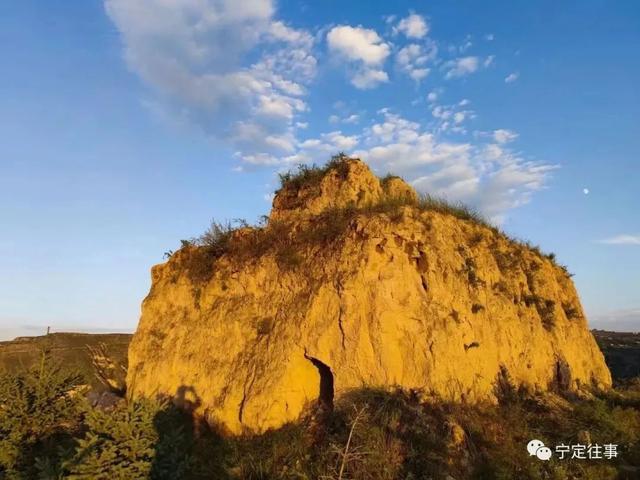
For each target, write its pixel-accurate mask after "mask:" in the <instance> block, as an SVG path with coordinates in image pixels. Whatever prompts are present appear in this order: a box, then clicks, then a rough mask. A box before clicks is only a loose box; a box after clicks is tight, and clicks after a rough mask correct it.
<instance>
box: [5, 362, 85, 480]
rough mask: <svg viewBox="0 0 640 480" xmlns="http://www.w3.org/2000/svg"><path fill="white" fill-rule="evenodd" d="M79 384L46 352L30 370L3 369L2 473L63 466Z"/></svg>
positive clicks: (32, 473) (29, 473)
mask: <svg viewBox="0 0 640 480" xmlns="http://www.w3.org/2000/svg"><path fill="white" fill-rule="evenodd" d="M80 384H81V376H80V375H79V374H77V373H75V372H69V371H65V370H63V369H61V368H60V367H59V366H58V365H57V364H55V363H54V362H52V361H51V358H50V356H49V355H48V354H47V353H46V352H43V353H42V356H41V359H40V362H39V363H37V364H35V365H34V366H33V367H31V368H29V369H27V370H22V371H19V372H17V373H12V374H10V373H1V374H0V478H2V477H3V475H4V476H6V478H15V479H20V478H25V479H26V478H35V477H36V476H37V475H38V473H41V472H42V471H43V470H46V471H48V472H56V471H58V470H59V468H60V466H61V464H62V462H63V461H64V458H65V454H66V449H67V448H69V447H70V445H71V444H72V441H71V434H72V433H73V431H74V430H75V429H76V427H77V422H78V420H79V415H80V409H79V401H80V394H79V393H78V392H77V389H78V387H79V385H80Z"/></svg>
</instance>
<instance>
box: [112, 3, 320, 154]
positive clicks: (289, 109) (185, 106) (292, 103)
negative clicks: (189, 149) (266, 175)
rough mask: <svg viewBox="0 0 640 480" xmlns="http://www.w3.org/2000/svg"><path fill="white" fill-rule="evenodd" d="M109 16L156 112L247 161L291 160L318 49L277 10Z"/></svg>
mask: <svg viewBox="0 0 640 480" xmlns="http://www.w3.org/2000/svg"><path fill="white" fill-rule="evenodd" d="M105 9H106V11H107V14H108V15H109V17H110V18H111V20H112V21H113V23H114V24H115V25H116V27H117V29H118V30H119V32H120V35H121V38H122V42H123V45H124V51H125V59H126V61H127V64H128V66H129V68H130V69H131V70H132V71H134V72H135V73H136V74H138V75H139V76H140V78H141V79H142V80H143V81H144V82H145V83H147V84H148V85H149V86H150V87H152V89H153V90H154V92H156V93H157V96H158V99H159V102H158V104H157V105H162V108H165V109H167V110H169V111H172V112H175V115H176V116H178V117H181V118H184V119H186V121H188V122H191V123H193V124H196V125H198V126H199V127H201V128H202V129H203V130H204V131H206V132H207V133H208V134H210V135H212V136H213V137H216V138H219V139H221V140H224V141H225V142H229V143H230V144H231V146H232V147H233V148H234V149H237V150H241V151H243V152H247V154H248V155H252V156H255V155H257V154H263V155H264V154H278V153H280V152H283V151H285V152H286V151H290V150H291V148H292V142H293V134H294V131H295V128H296V122H295V118H296V117H297V116H298V115H299V114H301V113H302V112H305V111H306V110H307V105H306V103H305V101H304V96H305V95H306V93H307V92H306V85H307V84H308V83H309V82H310V81H311V79H313V77H314V76H315V72H316V63H317V61H316V58H315V55H314V54H313V48H314V43H315V40H314V37H313V36H312V35H311V34H310V33H309V32H307V31H305V30H302V29H295V28H292V27H290V26H288V25H286V24H285V23H283V22H282V21H279V20H277V19H276V18H274V16H275V8H274V4H273V2H272V0H251V1H250V2H235V1H231V0H222V1H217V2H193V1H191V0H175V1H172V2H166V1H163V0H139V1H137V2H134V3H132V2H130V1H129V0H105ZM196 20H197V21H196ZM254 59H255V60H254Z"/></svg>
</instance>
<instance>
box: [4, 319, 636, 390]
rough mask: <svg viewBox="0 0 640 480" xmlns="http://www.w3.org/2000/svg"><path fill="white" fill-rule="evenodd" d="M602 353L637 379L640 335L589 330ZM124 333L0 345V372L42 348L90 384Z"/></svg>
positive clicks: (121, 348)
mask: <svg viewBox="0 0 640 480" xmlns="http://www.w3.org/2000/svg"><path fill="white" fill-rule="evenodd" d="M592 333H593V335H594V336H595V338H596V342H597V343H598V346H599V347H600V349H601V350H602V352H603V353H604V357H605V360H606V362H607V365H608V367H609V369H610V370H611V375H612V376H613V378H614V379H616V380H624V379H627V378H631V377H636V376H640V333H630V332H609V331H606V330H592ZM131 337H132V335H131V334H128V333H107V334H97V333H96V334H93V333H52V334H50V335H42V336H38V337H18V338H16V339H14V340H10V341H6V342H0V370H3V369H4V370H8V371H15V370H16V369H18V368H20V367H21V366H27V367H28V366H30V365H32V364H33V362H35V361H36V360H37V359H38V358H39V356H40V352H41V351H42V349H44V348H47V349H49V350H50V352H51V354H52V356H53V358H54V359H55V360H58V361H60V362H61V363H62V364H64V365H67V366H69V367H72V368H76V369H78V370H80V371H81V372H83V373H84V374H85V375H86V377H87V380H89V381H91V382H92V383H94V375H93V367H92V365H91V359H90V357H89V352H88V350H87V346H90V347H95V346H97V345H99V344H100V343H104V344H105V345H106V346H107V348H108V350H109V353H110V354H111V355H112V356H113V359H114V360H115V361H117V362H119V363H121V364H123V365H126V364H127V349H128V347H129V342H130V341H131Z"/></svg>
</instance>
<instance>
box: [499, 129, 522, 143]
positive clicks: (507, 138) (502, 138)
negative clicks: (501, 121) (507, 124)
mask: <svg viewBox="0 0 640 480" xmlns="http://www.w3.org/2000/svg"><path fill="white" fill-rule="evenodd" d="M516 138H518V134H517V133H516V132H514V131H512V130H506V129H504V128H500V129H498V130H494V131H493V139H494V140H495V141H496V142H497V143H499V144H504V143H509V142H512V141H513V140H515V139H516Z"/></svg>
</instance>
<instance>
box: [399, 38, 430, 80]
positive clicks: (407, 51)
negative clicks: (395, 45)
mask: <svg viewBox="0 0 640 480" xmlns="http://www.w3.org/2000/svg"><path fill="white" fill-rule="evenodd" d="M436 55H437V47H436V45H435V43H433V42H430V43H429V45H428V46H427V47H426V48H425V47H423V46H422V45H418V44H416V43H411V44H409V45H406V46H404V47H402V48H401V49H400V50H399V51H398V53H397V54H396V63H397V65H398V68H399V69H400V70H401V71H402V72H404V73H406V74H407V75H409V77H411V78H412V79H413V80H415V81H416V82H419V81H420V80H422V79H423V78H425V77H426V76H427V75H429V73H430V71H431V70H430V69H429V68H426V67H425V65H426V64H427V62H429V61H432V60H434V59H435V57H436Z"/></svg>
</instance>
